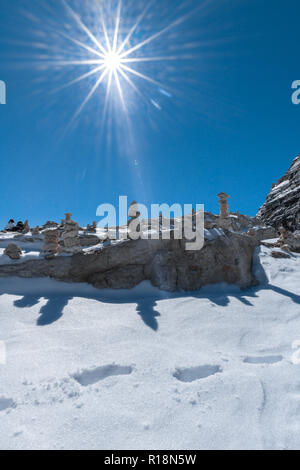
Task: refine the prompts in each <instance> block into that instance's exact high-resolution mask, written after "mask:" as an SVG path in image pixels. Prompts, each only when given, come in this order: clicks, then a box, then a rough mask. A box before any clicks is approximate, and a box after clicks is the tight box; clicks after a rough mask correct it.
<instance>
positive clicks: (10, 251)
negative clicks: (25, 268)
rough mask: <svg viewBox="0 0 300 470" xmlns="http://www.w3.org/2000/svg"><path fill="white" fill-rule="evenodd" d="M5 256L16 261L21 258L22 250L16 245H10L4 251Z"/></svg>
mask: <svg viewBox="0 0 300 470" xmlns="http://www.w3.org/2000/svg"><path fill="white" fill-rule="evenodd" d="M4 254H5V255H6V256H8V257H9V258H10V259H13V260H16V259H20V258H21V255H22V250H21V248H20V247H18V245H16V244H15V243H9V244H8V245H7V247H6V248H5V250H4Z"/></svg>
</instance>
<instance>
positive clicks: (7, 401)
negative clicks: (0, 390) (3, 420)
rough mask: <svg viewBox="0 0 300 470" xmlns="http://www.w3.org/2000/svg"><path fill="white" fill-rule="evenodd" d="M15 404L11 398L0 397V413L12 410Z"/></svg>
mask: <svg viewBox="0 0 300 470" xmlns="http://www.w3.org/2000/svg"><path fill="white" fill-rule="evenodd" d="M14 407H15V403H14V401H13V400H12V399H11V398H5V397H0V411H4V410H7V409H9V408H14Z"/></svg>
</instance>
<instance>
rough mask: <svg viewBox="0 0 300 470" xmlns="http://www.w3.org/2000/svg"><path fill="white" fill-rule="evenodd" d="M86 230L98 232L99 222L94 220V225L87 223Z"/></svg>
mask: <svg viewBox="0 0 300 470" xmlns="http://www.w3.org/2000/svg"><path fill="white" fill-rule="evenodd" d="M86 231H87V232H91V233H96V232H97V222H93V224H92V225H90V224H87V227H86Z"/></svg>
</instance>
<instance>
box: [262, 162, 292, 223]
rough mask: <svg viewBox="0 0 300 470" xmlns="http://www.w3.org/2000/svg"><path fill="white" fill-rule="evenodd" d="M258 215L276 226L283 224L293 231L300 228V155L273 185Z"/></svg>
mask: <svg viewBox="0 0 300 470" xmlns="http://www.w3.org/2000/svg"><path fill="white" fill-rule="evenodd" d="M257 217H258V218H259V219H261V220H263V221H264V222H265V223H266V224H267V225H272V226H273V227H275V228H279V227H280V226H281V225H283V226H284V227H285V228H286V229H288V230H290V231H292V232H294V231H295V230H300V155H299V156H298V157H297V158H295V160H294V161H293V163H292V165H291V167H290V169H289V170H288V171H287V172H286V174H285V175H284V176H283V177H282V178H280V180H279V181H278V182H277V183H276V184H274V185H273V187H272V189H271V191H270V193H269V194H268V196H267V200H266V202H265V204H264V205H263V206H262V207H261V208H260V210H259V212H258V214H257Z"/></svg>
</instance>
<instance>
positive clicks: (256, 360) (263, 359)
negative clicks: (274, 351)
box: [243, 356, 283, 364]
mask: <svg viewBox="0 0 300 470" xmlns="http://www.w3.org/2000/svg"><path fill="white" fill-rule="evenodd" d="M282 360H283V357H282V356H256V357H255V356H253V357H251V356H247V357H245V358H244V361H243V362H245V363H247V364H276V363H277V362H281V361H282Z"/></svg>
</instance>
